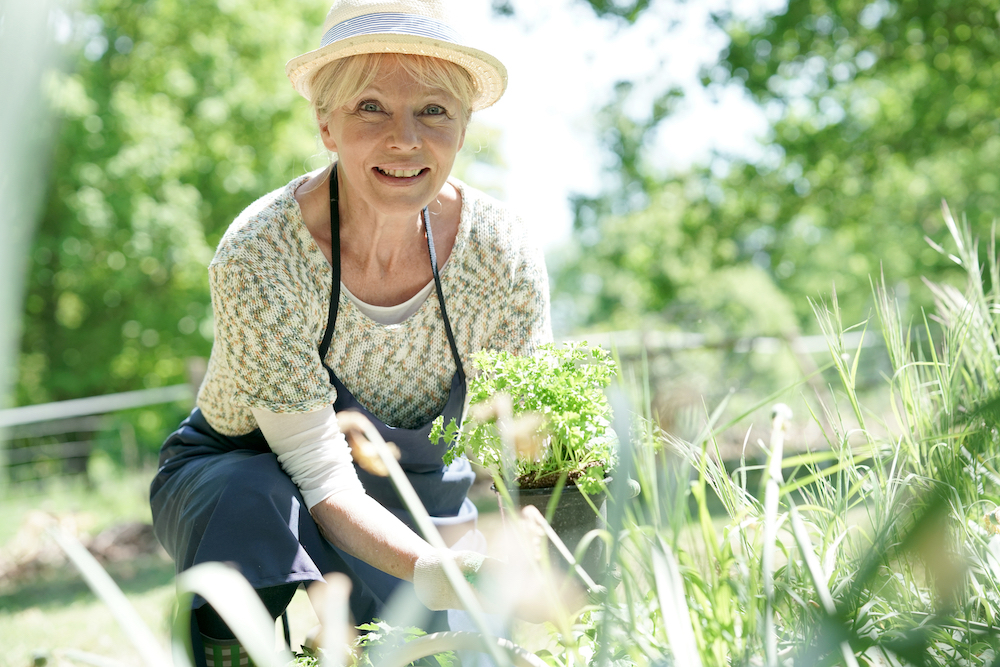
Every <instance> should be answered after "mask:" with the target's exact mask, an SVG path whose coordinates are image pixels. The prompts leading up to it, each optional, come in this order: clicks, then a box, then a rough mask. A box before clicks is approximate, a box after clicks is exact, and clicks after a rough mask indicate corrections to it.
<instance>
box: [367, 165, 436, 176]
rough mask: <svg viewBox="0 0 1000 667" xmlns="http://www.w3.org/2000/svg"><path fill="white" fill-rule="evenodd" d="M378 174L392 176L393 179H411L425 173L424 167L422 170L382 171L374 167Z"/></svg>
mask: <svg viewBox="0 0 1000 667" xmlns="http://www.w3.org/2000/svg"><path fill="white" fill-rule="evenodd" d="M375 169H376V170H378V172H379V173H380V174H385V175H386V176H392V177H394V178H412V177H414V176H419V175H420V174H421V173H423V172H424V171H426V167H425V168H423V169H382V168H381V167H375Z"/></svg>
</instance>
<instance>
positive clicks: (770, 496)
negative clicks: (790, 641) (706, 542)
mask: <svg viewBox="0 0 1000 667" xmlns="http://www.w3.org/2000/svg"><path fill="white" fill-rule="evenodd" d="M789 419H791V410H789V408H788V406H787V405H784V404H783V403H779V404H778V405H776V406H774V410H773V412H772V415H771V453H770V455H769V457H768V463H767V471H766V472H765V475H764V544H763V555H762V558H761V574H762V576H763V583H764V597H765V612H764V654H765V658H766V660H767V665H768V667H777V665H778V634H777V630H776V629H775V625H774V556H775V552H776V550H777V541H778V528H779V523H778V500H779V497H780V495H781V482H782V476H781V459H782V453H783V452H784V443H785V436H784V431H785V423H786V422H787V421H788V420H789Z"/></svg>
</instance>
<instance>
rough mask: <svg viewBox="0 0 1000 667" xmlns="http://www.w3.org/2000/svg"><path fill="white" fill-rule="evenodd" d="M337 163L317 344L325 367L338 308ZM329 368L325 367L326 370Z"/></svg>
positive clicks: (333, 174) (332, 181)
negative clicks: (328, 274) (326, 293)
mask: <svg viewBox="0 0 1000 667" xmlns="http://www.w3.org/2000/svg"><path fill="white" fill-rule="evenodd" d="M337 194H338V193H337V165H336V164H334V165H333V169H331V170H330V248H331V249H330V259H331V260H333V261H331V262H330V266H331V268H332V269H333V280H332V281H331V284H330V307H329V308H328V309H327V316H326V331H324V332H323V342H321V343H320V344H319V360H320V363H322V364H323V366H324V367H326V353H327V352H329V351H330V341H331V340H333V330H334V328H336V326H337V310H338V309H339V308H340V207H339V206H338V205H337ZM329 370H330V369H329V368H328V367H327V371H329Z"/></svg>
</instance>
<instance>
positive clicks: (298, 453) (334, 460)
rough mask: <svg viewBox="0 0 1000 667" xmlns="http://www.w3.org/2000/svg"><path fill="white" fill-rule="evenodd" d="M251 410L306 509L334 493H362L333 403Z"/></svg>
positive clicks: (362, 488) (362, 489)
mask: <svg viewBox="0 0 1000 667" xmlns="http://www.w3.org/2000/svg"><path fill="white" fill-rule="evenodd" d="M250 409H251V411H252V412H253V416H254V418H255V419H256V420H257V425H258V426H260V430H261V432H262V433H263V434H264V438H265V439H266V440H267V443H268V445H270V447H271V451H273V452H274V453H275V454H277V455H278V463H279V464H280V465H281V468H282V470H284V471H285V473H286V474H287V475H288V476H289V477H291V478H292V481H293V482H295V485H296V486H298V487H299V491H301V492H302V498H303V499H304V500H305V501H306V506H307V507H308V508H309V509H312V508H313V506H314V505H317V504H319V503H320V502H322V501H324V500H326V499H327V498H329V497H330V496H332V495H333V494H335V493H342V492H344V491H352V492H361V493H364V491H365V489H364V487H363V486H362V485H361V481H360V480H359V479H358V474H357V472H355V470H354V463H353V459H352V458H351V449H350V447H348V445H347V439H346V438H345V437H344V434H343V433H341V432H340V426H339V425H338V424H337V416H336V414H335V413H334V411H333V406H329V405H328V406H326V407H325V408H323V409H322V410H317V411H316V412H296V413H287V414H278V413H275V412H271V411H270V410H265V409H264V408H250Z"/></svg>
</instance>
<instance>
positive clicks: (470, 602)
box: [360, 420, 513, 667]
mask: <svg viewBox="0 0 1000 667" xmlns="http://www.w3.org/2000/svg"><path fill="white" fill-rule="evenodd" d="M361 422H362V423H361V424H360V425H361V426H362V431H363V432H364V435H365V437H366V438H367V439H368V440H369V442H371V443H372V444H373V445H374V446H375V451H377V452H378V456H379V459H381V461H382V463H383V464H384V465H385V467H386V468H387V469H388V470H389V478H390V479H391V480H392V484H393V486H394V487H396V492H397V493H398V494H399V497H400V498H401V499H402V501H403V504H404V505H406V509H408V510H409V512H410V515H411V516H412V517H413V522H414V523H415V524H416V525H417V528H418V529H419V530H420V533H421V534H422V535H423V536H424V539H425V540H427V541H428V542H429V543H430V545H431V546H432V547H434V548H436V549H441V550H447V549H448V545H447V544H445V541H444V539H443V538H442V537H441V533H439V532H438V529H437V527H436V526H435V525H434V522H433V521H431V517H430V515H429V514H428V513H427V509H426V508H425V507H424V504H423V503H422V502H420V497H419V496H418V495H417V492H416V491H415V490H414V488H413V485H412V484H410V480H409V479H407V477H406V473H405V472H403V469H402V468H401V467H400V466H399V461H397V460H396V457H395V456H394V455H393V453H392V450H390V449H389V446H388V445H386V444H385V440H383V439H382V435H381V434H380V433H379V432H378V430H377V429H376V428H375V427H374V426H373V425H372V424H371V422H369V421H368V420H361ZM510 479H513V478H510ZM442 564H443V566H444V573H445V576H447V577H448V582H449V583H450V584H451V586H452V588H453V589H454V591H455V593H456V594H457V595H458V599H459V601H460V602H461V603H462V606H463V607H464V608H465V610H466V611H467V612H468V613H469V615H470V616H471V617H472V620H473V622H474V623H475V624H476V627H477V628H478V629H479V631H480V632H481V633H482V634H483V637H484V641H485V642H486V646H487V648H488V649H489V652H490V657H492V658H493V660H494V661H495V662H496V664H497V665H498V666H499V667H506V665H509V664H510V660H509V659H508V657H507V655H506V654H504V652H503V651H501V650H500V649H499V648H498V646H497V644H496V638H495V637H494V636H493V632H492V631H491V630H490V625H489V622H488V621H487V620H486V616H485V615H484V614H483V608H482V606H481V605H480V604H479V600H477V599H476V596H475V593H473V591H472V588H471V586H469V582H468V581H466V580H465V577H464V576H463V575H462V572H461V570H459V569H458V565H456V564H455V562H454V561H453V560H451V559H450V558H445V559H443V560H442Z"/></svg>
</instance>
